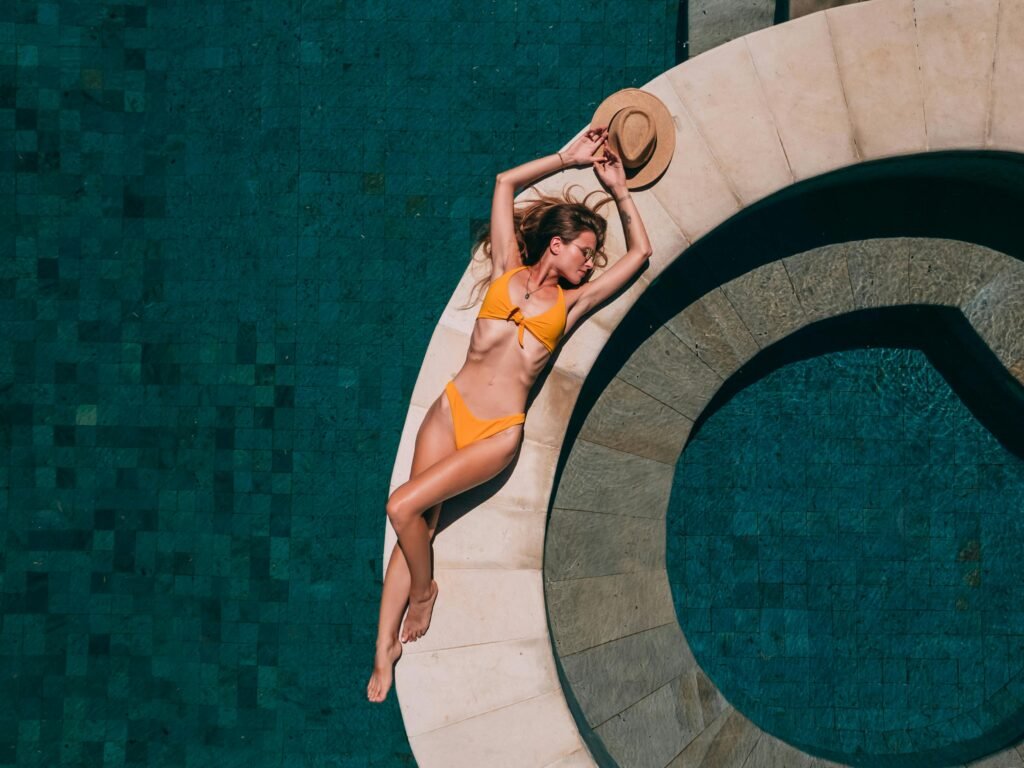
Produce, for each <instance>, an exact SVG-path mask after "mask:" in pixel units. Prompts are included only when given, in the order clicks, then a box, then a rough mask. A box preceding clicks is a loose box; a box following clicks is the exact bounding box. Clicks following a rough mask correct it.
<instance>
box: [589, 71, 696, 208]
mask: <svg viewBox="0 0 1024 768" xmlns="http://www.w3.org/2000/svg"><path fill="white" fill-rule="evenodd" d="M590 125H591V126H598V125H607V126H608V143H609V144H611V147H612V151H613V152H615V154H616V155H618V156H619V158H620V159H621V160H622V166H623V169H624V170H625V171H626V186H627V187H629V188H630V189H636V188H637V187H643V186H646V185H648V184H650V183H652V182H654V181H655V180H656V179H657V178H658V177H659V176H661V174H663V173H664V172H665V169H666V168H668V164H669V162H671V160H672V152H673V151H675V148H676V126H675V123H673V122H672V115H670V114H669V112H668V108H667V107H666V106H665V105H664V104H663V103H662V102H661V100H660V99H659V98H658V97H657V96H653V95H651V94H649V93H647V92H646V91H641V90H640V89H639V88H623V89H622V90H621V91H616V92H615V93H613V94H612V95H611V96H609V97H608V98H606V99H605V100H604V101H602V102H601V104H600V105H599V106H598V108H597V111H596V112H594V117H593V119H591V121H590Z"/></svg>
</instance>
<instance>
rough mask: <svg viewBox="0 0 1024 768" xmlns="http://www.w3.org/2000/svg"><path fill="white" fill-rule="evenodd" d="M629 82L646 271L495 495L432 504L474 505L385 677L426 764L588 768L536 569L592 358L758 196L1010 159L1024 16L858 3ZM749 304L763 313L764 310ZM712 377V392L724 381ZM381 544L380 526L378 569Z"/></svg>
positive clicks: (425, 372)
mask: <svg viewBox="0 0 1024 768" xmlns="http://www.w3.org/2000/svg"><path fill="white" fill-rule="evenodd" d="M644 88H645V90H648V91H650V92H652V93H654V94H656V95H657V96H659V97H660V98H661V99H662V100H663V101H664V102H665V104H666V106H667V107H668V109H669V111H670V112H671V113H672V115H673V119H674V121H675V125H676V153H675V157H674V159H673V161H672V164H671V166H670V167H669V169H668V171H667V172H666V174H665V175H664V176H663V177H662V178H661V179H660V180H659V182H658V183H657V184H655V185H654V186H653V187H651V188H649V189H647V190H645V191H642V192H638V193H636V194H635V195H634V197H635V199H636V202H637V205H638V207H639V208H640V210H641V212H642V214H643V216H644V221H645V223H646V224H647V228H648V231H649V233H650V235H651V240H652V244H653V246H654V257H653V258H652V263H651V268H650V269H648V270H647V272H645V273H644V274H643V275H641V276H640V278H639V279H638V280H637V281H636V282H635V283H634V284H633V285H632V287H631V288H630V289H629V290H628V291H626V292H624V293H623V295H621V296H620V297H619V298H618V299H617V300H616V301H614V302H613V303H611V304H610V305H608V306H606V307H605V308H604V309H602V310H601V311H600V312H598V313H596V314H595V315H594V316H593V317H592V318H591V319H590V320H588V322H587V323H585V324H584V325H583V326H582V327H581V328H580V329H579V330H578V331H577V332H576V333H574V334H573V335H572V337H571V338H570V339H568V340H567V341H566V342H565V343H564V345H563V346H562V348H561V349H560V350H559V352H558V354H557V356H556V359H555V360H554V362H553V364H552V369H551V372H550V375H549V376H548V378H547V379H546V380H545V382H544V385H543V387H542V389H541V391H540V392H539V394H538V395H537V397H536V399H535V401H534V402H533V404H532V405H531V408H530V412H529V415H528V418H527V423H526V436H525V440H524V442H523V446H522V450H521V454H520V457H519V459H518V462H517V463H516V465H515V467H514V468H513V469H512V470H511V472H509V473H507V474H506V475H505V476H504V477H502V478H501V482H499V483H494V484H492V486H491V487H490V488H489V489H488V492H490V493H491V495H490V496H488V497H487V498H483V494H482V493H481V494H479V495H477V496H474V498H473V499H472V500H470V501H466V500H459V501H457V502H456V503H455V504H454V505H449V506H448V507H447V511H448V512H449V513H450V512H451V511H452V506H456V507H458V505H462V507H463V509H466V508H468V506H469V505H470V503H471V504H472V506H473V509H472V514H468V515H464V516H462V517H459V518H458V519H457V520H456V521H455V522H454V523H452V525H451V526H450V527H449V528H447V529H446V530H444V531H443V532H442V533H441V534H440V535H439V536H438V537H437V541H436V544H435V577H436V579H437V581H438V584H439V585H440V589H441V593H440V596H439V598H438V601H437V605H436V609H435V613H434V619H433V623H432V625H431V629H430V632H429V633H428V634H427V635H426V636H425V637H424V638H423V639H421V640H420V641H418V642H417V643H414V644H410V645H408V646H407V647H406V651H405V655H404V656H403V659H402V661H401V662H400V664H399V665H398V667H397V670H396V688H397V691H398V696H399V702H400V705H401V709H402V714H403V718H404V721H405V725H406V729H407V731H408V733H409V737H410V744H411V745H412V748H413V751H414V753H415V755H416V759H417V761H418V762H419V764H420V765H422V766H425V767H429V766H435V765H436V766H448V767H451V766H461V765H466V766H476V765H482V764H486V765H492V766H501V765H508V766H515V768H523V766H547V765H559V766H569V765H591V764H592V759H591V757H590V756H589V753H588V752H587V749H586V747H585V745H584V743H583V741H582V739H581V737H580V735H579V733H578V731H577V729H576V726H575V723H574V721H573V718H572V716H571V714H570V712H569V709H568V706H567V704H566V701H565V696H564V694H563V692H562V691H561V689H560V686H559V681H558V677H557V674H556V670H555V663H554V658H553V656H552V653H551V647H550V636H549V633H548V627H547V623H546V619H545V607H544V594H543V585H542V574H541V560H542V552H543V537H544V525H545V520H546V516H547V509H548V506H549V503H550V500H551V496H552V492H553V488H552V484H553V481H554V473H555V467H556V464H557V461H558V456H559V453H560V451H561V449H562V439H563V437H564V434H565V428H566V425H567V423H568V421H569V417H570V415H571V413H572V410H573V407H574V405H575V401H576V397H577V395H578V393H579V390H580V387H581V386H582V383H583V380H584V378H585V377H586V375H587V373H588V371H589V370H590V368H591V366H592V365H593V362H594V360H595V359H596V357H597V355H598V354H599V353H600V351H601V349H602V348H603V346H604V344H605V342H606V340H607V339H608V337H609V335H610V334H611V332H612V330H613V329H614V328H615V327H616V326H617V325H618V323H619V322H620V320H621V319H622V318H623V317H624V315H625V314H626V313H627V312H628V311H629V308H630V307H631V306H632V304H633V302H634V301H635V300H636V299H637V297H638V296H639V295H641V294H642V293H643V292H644V290H646V288H647V287H648V286H649V285H650V283H651V281H652V280H654V279H655V278H656V277H657V276H658V274H659V273H660V272H661V271H662V270H663V269H664V268H665V266H666V265H667V264H668V263H669V262H671V261H672V260H674V259H675V258H676V257H677V256H678V255H679V254H680V253H681V252H683V251H684V250H685V249H686V248H687V247H688V246H689V244H690V243H692V242H694V241H695V240H696V239H697V238H699V237H701V236H702V235H704V234H705V233H707V232H709V231H710V230H711V229H713V228H714V227H716V226H717V225H719V224H721V223H722V222H723V221H725V220H727V219H728V218H730V217H731V216H733V215H734V214H736V213H737V212H738V211H740V210H741V209H743V208H744V207H746V206H748V205H750V204H752V203H754V202H756V201H757V200H760V199H762V198H763V197H765V196H767V195H770V194H772V193H774V192H776V191H778V190H781V189H783V188H785V187H788V186H790V185H792V184H793V183H794V182H797V181H800V180H803V179H807V178H810V177H813V176H816V175H818V174H822V173H825V172H827V171H830V170H834V169H837V168H842V167H845V166H850V165H854V164H857V163H862V162H866V161H870V160H875V159H879V158H884V157H892V156H897V155H909V154H916V153H924V152H930V151H933V150H939V149H950V148H961V149H1003V150H1008V151H1021V150H1024V3H1021V2H1019V0H1013V1H1011V2H1007V1H1006V0H1004V1H1003V2H1002V3H999V2H996V0H950V1H947V0H920V1H919V2H918V3H916V4H915V3H914V2H912V0H872V2H867V3H862V4H858V5H852V6H846V7H843V8H837V9H832V10H829V11H826V12H824V13H818V14H813V15H811V16H806V17H804V18H802V19H798V20H796V21H793V22H789V23H787V24H783V25H780V26H777V27H772V28H770V29H765V30H762V31H759V32H756V33H754V34H752V35H749V36H747V37H744V38H741V39H738V40H734V41H732V42H731V43H728V44H726V45H723V46H721V47H719V48H716V49H714V50H713V51H709V52H708V53H706V54H704V55H701V56H699V57H697V58H695V59H693V60H692V61H689V62H687V63H685V64H682V65H680V66H678V67H676V68H674V69H672V70H670V71H668V72H666V73H665V74H663V75H661V76H659V77H658V78H655V79H654V80H653V81H651V82H650V83H648V84H647V85H646V86H645V87H644ZM581 132H582V131H581ZM569 182H575V183H579V184H580V185H581V186H582V187H583V188H584V189H586V190H590V189H594V188H596V186H597V185H596V180H595V179H594V176H593V173H592V172H590V171H589V170H573V171H567V172H565V173H562V174H558V175H556V176H554V177H551V178H549V179H547V180H545V182H544V183H543V184H540V185H538V186H539V187H541V189H542V190H543V191H559V190H561V189H562V187H563V186H564V185H565V184H566V183H569ZM608 241H609V242H608V249H609V252H610V253H612V254H614V253H616V252H620V253H621V252H622V251H623V250H624V248H623V240H622V235H621V231H620V230H619V229H618V226H617V223H615V222H613V223H612V224H611V226H610V232H609V237H608ZM474 277H475V276H474V275H472V274H470V271H469V270H467V274H466V275H465V276H464V277H463V279H462V281H460V283H459V285H458V287H457V288H456V290H455V293H454V295H453V297H452V300H451V301H450V302H449V305H448V307H447V308H446V309H445V311H444V313H443V315H442V317H441V320H440V322H439V324H438V327H437V328H436V330H435V332H434V335H433V337H432V339H431V343H430V345H429V347H428V350H427V354H426V357H425V359H424V362H423V366H422V368H421V371H420V376H419V378H418V380H417V384H416V387H415V390H414V392H413V397H412V403H411V405H410V408H409V413H408V416H407V418H406V423H405V427H404V430H403V435H402V439H401V443H400V446H399V450H398V456H397V457H396V461H395V466H394V470H393V474H392V488H395V487H397V486H398V485H400V484H401V483H402V482H404V481H405V480H406V479H407V478H408V476H409V466H410V460H411V455H412V445H413V442H414V439H415V435H416V430H417V429H418V428H419V424H420V421H421V420H422V417H423V413H424V411H425V409H426V407H427V406H428V405H429V403H430V402H431V401H432V400H433V399H434V398H435V397H437V395H438V394H439V393H440V392H441V391H442V389H443V386H444V383H445V381H446V380H447V378H448V377H449V376H451V375H452V374H453V373H454V372H455V371H456V370H457V369H458V368H459V366H460V365H461V363H462V361H463V359H464V357H465V352H466V349H467V347H468V342H469V331H470V329H471V327H472V324H473V321H474V317H475V314H476V311H475V308H474V309H470V310H459V309H457V307H458V306H459V305H460V304H462V303H464V302H465V299H466V295H467V291H468V288H469V286H470V284H471V282H472V280H473V278H474ZM757 279H766V280H770V279H772V276H771V274H769V273H765V274H763V275H760V276H759V277H758V278H757ZM736 290H744V287H743V285H741V284H738V285H737V286H736ZM723 291H724V289H723ZM997 294H998V289H996V288H992V289H990V295H991V298H990V299H985V298H981V299H979V303H978V304H977V305H975V307H974V308H975V309H976V310H977V311H978V312H979V313H984V306H990V304H986V302H991V301H992V300H994V299H996V298H997ZM707 310H708V311H713V309H712V308H711V307H710V306H709V307H708V308H707ZM965 310H967V311H971V310H970V309H969V308H967V307H965ZM762 311H764V312H766V313H768V314H769V315H772V313H775V312H777V311H779V308H778V307H765V308H764V309H763V310H762ZM968 316H969V317H970V315H968ZM981 316H982V315H981V314H979V315H977V317H978V318H980V317H981ZM978 322H982V321H981V320H980V319H979V320H978ZM992 323H993V326H992V329H991V331H990V335H991V336H992V337H993V338H998V339H1002V340H1003V341H1002V342H1001V343H1002V346H1001V347H1000V348H998V349H997V350H996V351H997V353H998V354H999V355H1000V357H1001V359H1004V361H1005V362H1006V363H1007V365H1008V366H1011V368H1012V369H1013V370H1015V371H1016V372H1017V375H1018V376H1020V377H1024V361H1022V360H1021V359H1020V358H1019V357H1018V358H1017V359H1014V360H1010V359H1009V358H1012V357H1013V356H1014V355H1018V354H1019V353H1020V352H1021V350H1019V349H1018V347H1017V346H1016V342H1015V341H1014V340H1013V339H1010V338H1009V337H1007V336H1006V335H1005V334H1002V333H1001V331H1000V330H998V327H997V323H996V321H994V320H993V321H992ZM782 327H784V323H783V326H782ZM773 332H775V331H771V330H767V331H766V330H759V331H758V333H762V334H768V335H769V336H770V335H771V333H773ZM715 343H716V344H720V340H716V341H715ZM732 343H733V340H732V339H731V338H730V340H729V341H728V342H727V345H731V344H732ZM736 343H742V342H741V341H736ZM680 354H683V353H682V352H680ZM723 354H724V352H723ZM734 354H739V352H738V351H737V352H734ZM722 365H726V364H725V363H723V364H722ZM709 371H711V372H710V373H707V374H705V375H706V376H707V377H708V379H707V380H708V381H709V382H711V381H713V380H714V378H713V375H714V376H715V377H717V376H720V375H721V374H718V373H713V371H712V369H710V368H709ZM686 397H687V398H690V399H689V400H687V401H686V402H684V403H681V404H680V409H681V410H679V411H678V413H679V414H680V416H682V417H684V418H692V417H693V414H695V413H696V412H697V411H698V410H699V408H700V407H701V406H702V403H701V402H700V398H701V397H702V395H701V394H700V393H695V394H693V395H687V396H686ZM705 402H706V401H705ZM668 418H672V417H671V416H669V417H668ZM666 448H667V447H666V446H660V447H659V446H652V447H651V450H666ZM456 512H458V510H456ZM637 535H640V534H639V533H638V534H637ZM394 541H395V538H394V533H393V531H391V530H390V528H389V529H388V530H387V532H386V536H385V543H384V546H385V550H384V551H385V561H386V559H387V557H388V556H389V555H390V552H391V547H392V545H393V544H394ZM711 706H714V704H713V702H712V704H711ZM735 722H737V721H736V720H735V719H734V718H730V719H729V720H728V723H730V724H734V723H735ZM722 727H725V725H723V726H722ZM729 727H730V728H732V727H736V726H735V725H729ZM523 734H529V738H523Z"/></svg>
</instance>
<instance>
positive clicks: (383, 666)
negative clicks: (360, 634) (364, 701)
mask: <svg viewBox="0 0 1024 768" xmlns="http://www.w3.org/2000/svg"><path fill="white" fill-rule="evenodd" d="M401 655H402V644H401V643H400V642H399V641H398V638H397V637H396V638H390V639H389V640H388V641H387V642H385V643H381V642H380V641H379V640H378V641H377V653H376V654H375V655H374V657H373V674H372V675H370V682H369V684H368V685H367V686H366V698H368V699H369V700H370V701H372V702H374V703H379V702H381V701H384V699H386V698H387V696H388V691H390V690H391V681H392V680H393V679H394V674H395V662H397V661H398V657H399V656H401Z"/></svg>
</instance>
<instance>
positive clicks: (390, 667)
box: [366, 504, 441, 702]
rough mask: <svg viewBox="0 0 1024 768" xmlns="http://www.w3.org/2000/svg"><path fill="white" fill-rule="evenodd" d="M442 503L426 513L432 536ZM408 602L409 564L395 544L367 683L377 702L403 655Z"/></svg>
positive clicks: (385, 692)
mask: <svg viewBox="0 0 1024 768" xmlns="http://www.w3.org/2000/svg"><path fill="white" fill-rule="evenodd" d="M440 512H441V505H440V504H438V505H436V506H435V507H434V508H433V509H432V510H431V511H430V514H429V515H427V518H428V519H427V531H428V534H429V537H430V539H431V540H432V539H433V538H434V531H435V529H436V528H437V521H438V518H439V517H440ZM408 604H409V566H408V565H407V564H406V562H405V555H403V554H402V548H401V547H400V546H398V544H395V546H394V547H393V548H392V550H391V559H390V560H388V567H387V571H386V572H385V574H384V589H383V591H382V593H381V599H380V616H379V618H378V623H377V648H376V652H375V654H374V659H373V674H372V675H371V677H370V682H369V684H368V685H367V686H366V696H367V698H368V699H369V700H370V701H373V702H380V701H384V699H385V698H387V695H388V691H389V690H390V689H391V682H392V680H393V676H394V667H395V663H396V662H397V661H398V658H399V657H400V656H401V655H402V643H401V641H400V640H399V639H398V628H399V627H400V626H401V624H402V616H404V615H405V608H406V606H407V605H408Z"/></svg>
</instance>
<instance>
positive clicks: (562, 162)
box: [555, 152, 565, 168]
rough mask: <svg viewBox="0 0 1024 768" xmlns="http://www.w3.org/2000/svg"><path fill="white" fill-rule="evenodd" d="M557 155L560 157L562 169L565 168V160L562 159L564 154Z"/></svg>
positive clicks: (557, 153)
mask: <svg viewBox="0 0 1024 768" xmlns="http://www.w3.org/2000/svg"><path fill="white" fill-rule="evenodd" d="M555 154H556V155H558V162H560V163H561V164H562V167H563V168H565V160H563V159H562V153H561V152H555Z"/></svg>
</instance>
